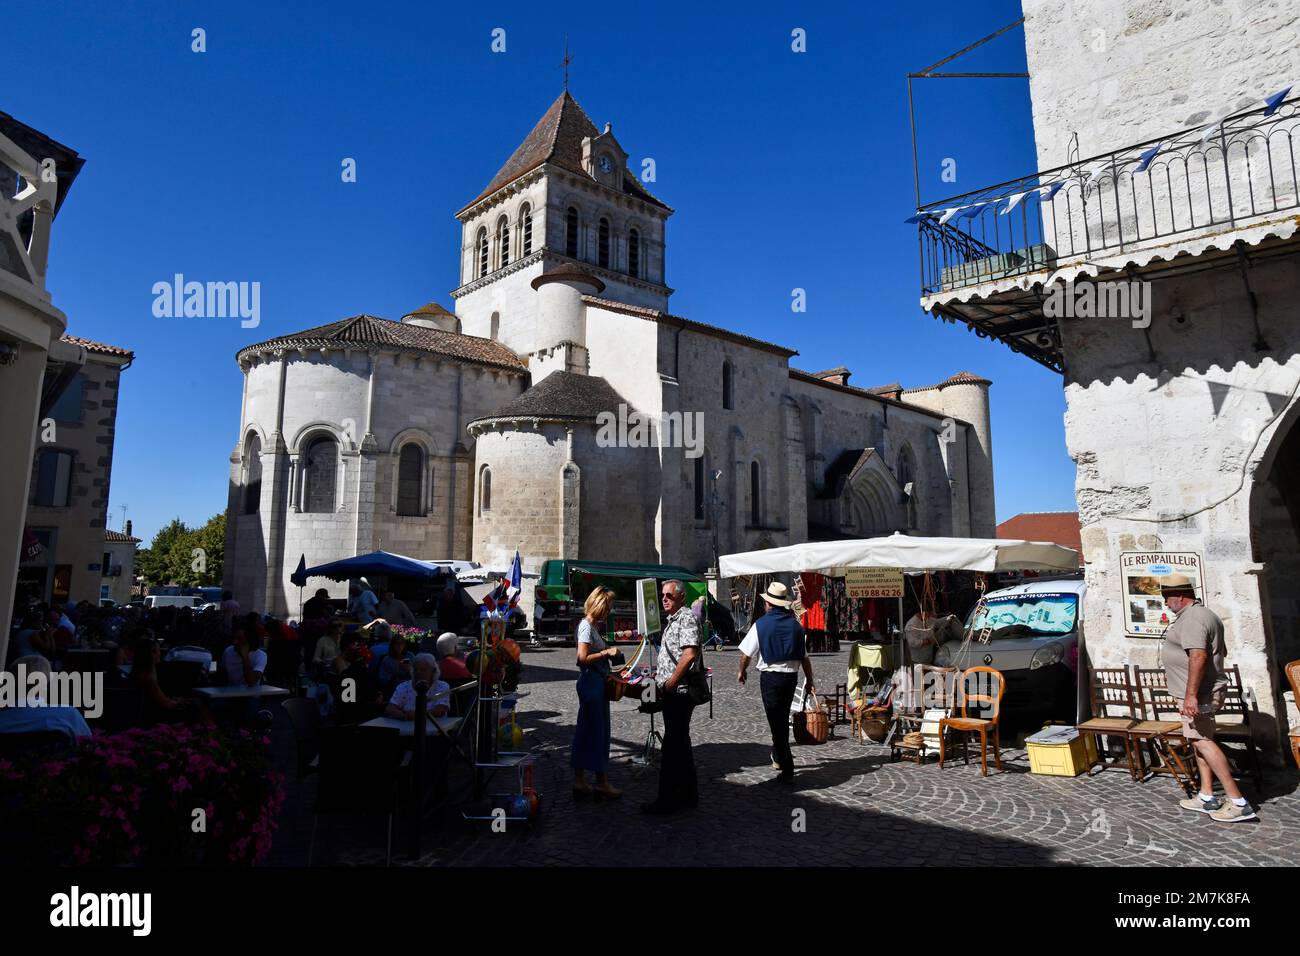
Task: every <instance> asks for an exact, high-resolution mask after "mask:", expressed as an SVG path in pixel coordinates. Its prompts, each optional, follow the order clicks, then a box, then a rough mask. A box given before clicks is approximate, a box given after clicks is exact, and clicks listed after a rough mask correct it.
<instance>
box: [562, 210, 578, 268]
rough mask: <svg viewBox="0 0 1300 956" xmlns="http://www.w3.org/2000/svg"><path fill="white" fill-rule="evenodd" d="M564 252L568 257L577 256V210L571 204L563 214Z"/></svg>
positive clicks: (574, 257)
mask: <svg viewBox="0 0 1300 956" xmlns="http://www.w3.org/2000/svg"><path fill="white" fill-rule="evenodd" d="M564 254H565V255H566V256H568V257H569V258H570V259H576V258H578V210H576V209H574V208H573V207H572V206H570V207H569V211H568V212H566V213H565V214H564Z"/></svg>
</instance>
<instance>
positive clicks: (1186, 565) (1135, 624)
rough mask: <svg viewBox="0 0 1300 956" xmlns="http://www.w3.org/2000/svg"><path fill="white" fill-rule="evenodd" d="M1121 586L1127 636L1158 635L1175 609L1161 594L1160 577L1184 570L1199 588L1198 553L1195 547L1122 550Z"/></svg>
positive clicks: (1199, 591) (1120, 559) (1199, 567)
mask: <svg viewBox="0 0 1300 956" xmlns="http://www.w3.org/2000/svg"><path fill="white" fill-rule="evenodd" d="M1119 567H1120V581H1121V583H1122V586H1123V588H1124V594H1123V599H1124V633H1125V634H1126V635H1127V636H1128V637H1161V636H1162V635H1163V634H1164V633H1165V628H1167V627H1169V625H1170V624H1172V623H1173V622H1174V612H1173V611H1171V610H1169V608H1168V607H1167V606H1166V605H1165V601H1164V598H1162V597H1161V596H1160V584H1161V581H1162V579H1164V578H1167V577H1169V576H1170V575H1171V574H1184V575H1186V576H1187V577H1188V578H1189V579H1190V580H1191V582H1192V587H1194V588H1196V594H1197V596H1198V597H1200V596H1202V595H1203V594H1204V591H1202V590H1201V584H1202V580H1203V579H1202V576H1201V570H1202V565H1201V556H1200V554H1198V553H1197V552H1195V551H1125V552H1123V553H1122V554H1120V556H1119Z"/></svg>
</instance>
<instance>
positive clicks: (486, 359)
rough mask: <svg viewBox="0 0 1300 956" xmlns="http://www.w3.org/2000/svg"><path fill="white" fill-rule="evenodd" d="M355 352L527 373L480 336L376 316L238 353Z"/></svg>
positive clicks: (285, 337) (238, 357)
mask: <svg viewBox="0 0 1300 956" xmlns="http://www.w3.org/2000/svg"><path fill="white" fill-rule="evenodd" d="M348 346H351V347H353V348H361V349H364V348H366V347H368V346H378V347H380V348H385V349H397V350H399V351H410V352H430V353H432V354H435V355H445V356H447V357H448V358H453V359H460V360H462V361H465V362H473V363H475V364H477V365H492V366H497V367H499V368H510V369H524V368H526V367H527V366H525V365H524V363H523V361H522V360H521V359H520V358H519V356H517V355H516V354H515V353H514V352H512V351H510V349H508V348H506V347H505V346H504V345H502V344H501V343H500V342H496V341H493V340H492V339H484V338H480V337H479V336H477V335H464V334H462V333H460V332H446V331H443V330H442V329H431V328H427V327H425V326H422V325H411V324H409V323H404V322H394V321H392V320H391V319H381V318H378V317H377V316H373V315H354V316H352V317H351V318H350V319H340V320H339V321H337V322H331V323H330V324H329V325H318V326H317V327H316V328H314V329H306V330H304V331H302V332H294V333H293V334H291V335H282V336H280V337H279V338H275V339H268V340H267V341H265V342H258V343H257V344H256V345H249V346H246V347H245V348H242V349H240V350H239V353H238V354H237V355H236V356H235V358H236V360H237V361H239V360H242V359H243V356H244V355H246V354H247V353H249V352H255V351H261V350H263V349H280V348H328V347H333V348H344V347H348Z"/></svg>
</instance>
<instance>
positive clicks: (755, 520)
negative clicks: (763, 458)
mask: <svg viewBox="0 0 1300 956" xmlns="http://www.w3.org/2000/svg"><path fill="white" fill-rule="evenodd" d="M749 523H750V524H751V525H753V526H754V527H755V528H761V527H762V526H763V470H762V468H761V467H760V466H759V464H758V462H756V461H751V462H750V463H749Z"/></svg>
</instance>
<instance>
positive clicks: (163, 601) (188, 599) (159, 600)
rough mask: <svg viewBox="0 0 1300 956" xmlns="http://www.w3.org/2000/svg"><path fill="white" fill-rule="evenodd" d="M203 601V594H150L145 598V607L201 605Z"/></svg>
mask: <svg viewBox="0 0 1300 956" xmlns="http://www.w3.org/2000/svg"><path fill="white" fill-rule="evenodd" d="M203 603H204V599H203V595H201V594H150V595H149V596H148V597H146V598H145V599H144V606H145V607H199V606H200V605H202V604H203Z"/></svg>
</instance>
